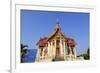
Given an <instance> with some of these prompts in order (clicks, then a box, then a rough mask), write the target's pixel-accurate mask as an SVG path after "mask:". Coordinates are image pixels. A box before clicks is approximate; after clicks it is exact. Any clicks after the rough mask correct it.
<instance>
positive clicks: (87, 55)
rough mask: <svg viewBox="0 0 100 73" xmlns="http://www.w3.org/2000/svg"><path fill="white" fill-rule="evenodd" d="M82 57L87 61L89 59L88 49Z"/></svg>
mask: <svg viewBox="0 0 100 73" xmlns="http://www.w3.org/2000/svg"><path fill="white" fill-rule="evenodd" d="M83 57H84V59H85V60H89V59H90V49H89V48H88V49H87V52H86V54H83Z"/></svg>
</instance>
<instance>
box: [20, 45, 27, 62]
mask: <svg viewBox="0 0 100 73" xmlns="http://www.w3.org/2000/svg"><path fill="white" fill-rule="evenodd" d="M26 47H28V46H27V45H23V44H21V63H23V62H24V61H23V59H24V56H25V54H26V53H27V49H25V48H26Z"/></svg>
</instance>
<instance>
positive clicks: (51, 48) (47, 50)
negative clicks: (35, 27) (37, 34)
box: [37, 20, 77, 62]
mask: <svg viewBox="0 0 100 73" xmlns="http://www.w3.org/2000/svg"><path fill="white" fill-rule="evenodd" d="M76 45H77V44H76V41H75V40H74V39H73V38H70V37H68V36H66V35H64V34H63V33H62V32H61V28H60V23H59V21H58V20H57V21H56V26H55V29H54V32H53V33H52V34H51V35H50V36H48V37H43V38H40V39H39V41H38V42H37V46H38V52H37V61H39V62H44V61H47V62H48V61H69V60H70V61H71V60H76V59H77V53H76V49H75V47H76Z"/></svg>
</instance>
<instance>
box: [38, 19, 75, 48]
mask: <svg viewBox="0 0 100 73" xmlns="http://www.w3.org/2000/svg"><path fill="white" fill-rule="evenodd" d="M57 32H59V33H60V34H61V35H62V36H63V37H64V38H65V40H66V41H65V42H66V44H67V45H68V46H71V47H75V45H76V42H75V40H74V39H72V38H70V37H66V36H65V35H64V34H63V33H62V32H61V28H60V25H59V21H58V20H57V22H56V27H55V30H54V32H53V33H52V34H51V35H50V36H48V37H44V38H40V40H39V41H38V43H37V45H39V47H45V46H46V44H47V43H48V41H49V40H50V39H51V38H52V37H53V36H55V35H56V33H57Z"/></svg>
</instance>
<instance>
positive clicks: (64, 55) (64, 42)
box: [63, 41, 66, 59]
mask: <svg viewBox="0 0 100 73" xmlns="http://www.w3.org/2000/svg"><path fill="white" fill-rule="evenodd" d="M63 43H64V49H63V50H64V59H65V58H66V46H65V41H64V42H63Z"/></svg>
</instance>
